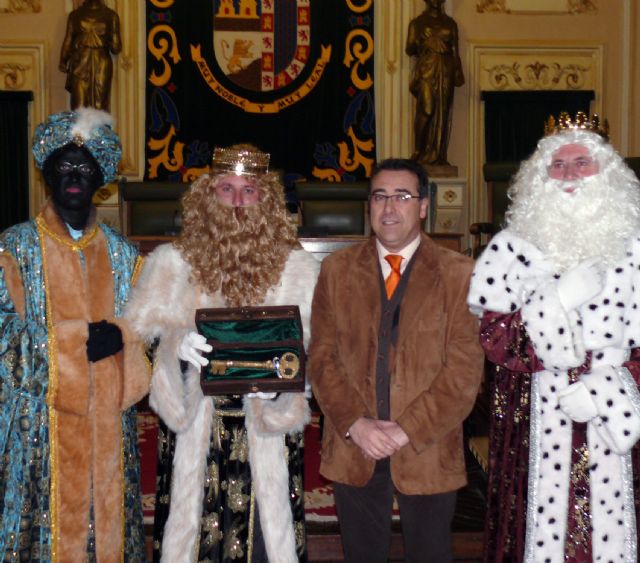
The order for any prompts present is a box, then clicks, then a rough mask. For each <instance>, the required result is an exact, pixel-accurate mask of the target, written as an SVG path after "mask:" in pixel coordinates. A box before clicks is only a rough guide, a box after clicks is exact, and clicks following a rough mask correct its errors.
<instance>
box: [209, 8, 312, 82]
mask: <svg viewBox="0 0 640 563" xmlns="http://www.w3.org/2000/svg"><path fill="white" fill-rule="evenodd" d="M310 45H311V7H310V0H277V1H276V0H217V1H215V2H214V15H213V48H214V53H215V57H216V62H217V63H218V66H219V67H220V69H221V70H222V72H223V73H224V74H225V75H226V77H227V78H228V79H229V80H230V81H231V82H233V83H234V84H235V85H237V86H240V87H241V88H245V89H247V90H252V91H254V92H269V91H273V90H278V89H280V88H283V87H286V86H288V85H289V84H291V82H293V81H295V80H296V78H298V76H299V75H300V73H301V72H302V70H303V69H304V67H305V65H306V64H307V62H308V61H309V57H310Z"/></svg>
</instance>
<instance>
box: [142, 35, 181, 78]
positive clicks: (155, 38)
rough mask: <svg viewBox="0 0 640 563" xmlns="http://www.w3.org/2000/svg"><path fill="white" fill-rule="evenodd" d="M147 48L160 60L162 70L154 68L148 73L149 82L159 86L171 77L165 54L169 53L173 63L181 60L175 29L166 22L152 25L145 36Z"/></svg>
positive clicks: (169, 65)
mask: <svg viewBox="0 0 640 563" xmlns="http://www.w3.org/2000/svg"><path fill="white" fill-rule="evenodd" d="M165 34H166V35H167V36H168V39H167V37H165ZM147 48H148V49H149V52H150V53H151V54H152V55H153V56H154V57H155V58H156V59H157V60H158V61H160V62H162V66H163V70H162V72H161V73H160V74H158V73H157V72H156V71H155V69H152V70H151V73H150V74H149V82H151V84H153V85H154V86H157V87H158V88H160V87H162V86H164V85H165V84H167V82H169V80H170V79H171V64H169V62H168V61H167V59H166V57H165V55H166V54H167V53H168V54H169V58H170V59H171V62H172V63H173V64H174V65H176V64H178V63H179V62H180V61H181V60H182V58H181V57H180V52H179V51H178V38H177V37H176V33H175V31H174V30H173V29H172V28H171V27H169V26H168V25H166V24H160V25H156V26H154V28H153V29H152V30H151V31H150V32H149V37H148V38H147Z"/></svg>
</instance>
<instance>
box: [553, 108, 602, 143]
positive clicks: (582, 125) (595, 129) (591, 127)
mask: <svg viewBox="0 0 640 563" xmlns="http://www.w3.org/2000/svg"><path fill="white" fill-rule="evenodd" d="M580 130H582V131H591V132H592V133H597V134H598V135H600V136H601V137H603V138H604V139H606V140H609V122H608V121H607V120H606V119H605V120H604V122H603V123H602V124H601V123H600V117H598V115H597V114H595V113H594V114H593V115H592V116H591V118H589V116H588V115H587V114H586V113H584V112H582V111H579V112H578V113H576V117H575V119H571V116H570V115H569V114H568V113H567V112H566V111H563V112H561V113H560V115H559V116H558V121H557V122H556V119H555V117H553V115H550V116H549V119H547V121H546V122H545V124H544V134H545V135H555V134H556V133H561V132H562V131H580Z"/></svg>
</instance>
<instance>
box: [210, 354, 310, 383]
mask: <svg viewBox="0 0 640 563" xmlns="http://www.w3.org/2000/svg"><path fill="white" fill-rule="evenodd" d="M209 365H210V366H211V373H212V374H213V375H224V374H225V373H226V371H227V368H249V369H269V370H273V371H275V372H276V374H277V376H278V377H279V378H281V379H293V378H294V377H295V376H296V375H298V372H299V371H300V358H298V356H297V355H296V354H294V353H293V352H286V353H285V354H283V355H282V356H281V357H280V358H278V357H277V356H276V357H275V358H273V360H265V361H264V362H251V361H243V360H211V362H209Z"/></svg>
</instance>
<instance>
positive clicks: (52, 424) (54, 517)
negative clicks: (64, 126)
mask: <svg viewBox="0 0 640 563" xmlns="http://www.w3.org/2000/svg"><path fill="white" fill-rule="evenodd" d="M38 219H41V216H38V217H37V218H36V226H37V230H38V240H39V241H40V252H41V254H42V277H43V280H44V295H45V300H46V315H47V346H48V351H49V386H48V388H47V407H48V409H49V473H50V482H49V512H50V523H51V562H52V563H55V562H56V561H57V560H58V532H59V530H58V416H57V413H56V409H55V408H54V402H55V398H56V393H57V392H58V362H57V357H56V351H57V344H56V335H55V332H54V330H53V313H52V311H51V293H50V291H49V282H48V279H47V278H48V270H47V255H46V252H45V244H44V236H43V230H44V221H43V220H40V221H39V220H38Z"/></svg>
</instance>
